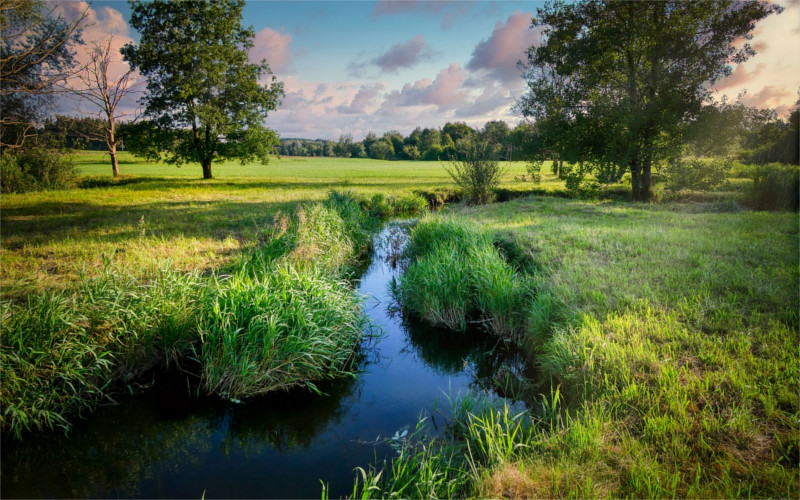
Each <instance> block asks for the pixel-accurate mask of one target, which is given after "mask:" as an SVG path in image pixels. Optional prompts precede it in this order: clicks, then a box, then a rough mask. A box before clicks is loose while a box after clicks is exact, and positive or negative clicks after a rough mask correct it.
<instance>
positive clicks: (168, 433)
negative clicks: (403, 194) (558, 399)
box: [0, 223, 522, 498]
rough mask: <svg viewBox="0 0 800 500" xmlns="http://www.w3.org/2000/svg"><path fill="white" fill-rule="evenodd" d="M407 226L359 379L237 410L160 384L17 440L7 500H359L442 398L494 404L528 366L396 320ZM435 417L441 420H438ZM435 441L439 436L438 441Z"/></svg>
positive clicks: (379, 284) (7, 458) (382, 283)
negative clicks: (368, 470) (508, 374)
mask: <svg viewBox="0 0 800 500" xmlns="http://www.w3.org/2000/svg"><path fill="white" fill-rule="evenodd" d="M406 239H407V231H406V226H405V225H404V224H403V223H391V224H388V225H387V226H386V227H385V228H384V229H383V230H382V231H381V232H380V233H379V234H377V235H376V237H375V242H374V243H375V244H374V247H375V251H374V256H373V261H372V263H371V265H370V266H369V268H368V269H367V270H366V272H365V273H364V275H363V276H362V278H361V280H360V282H359V284H358V290H359V291H360V292H361V293H362V294H364V295H366V299H365V306H364V307H365V311H366V313H367V314H368V315H369V317H370V318H371V319H372V321H373V322H374V324H375V325H376V326H377V331H378V332H380V334H381V336H380V337H379V338H378V339H376V340H371V341H368V342H367V344H366V345H365V348H364V350H363V351H364V353H365V356H364V360H363V362H362V365H361V372H360V373H359V375H358V376H357V377H354V378H349V379H345V380H339V381H336V382H333V383H327V384H321V385H319V388H320V389H321V390H322V391H323V392H324V393H325V394H324V395H316V394H313V393H310V392H308V391H307V390H305V389H301V390H293V391H289V392H282V393H277V394H273V395H269V396H267V397H261V398H257V399H253V400H249V401H246V402H243V403H241V404H235V403H232V402H228V401H224V400H221V399H219V398H213V397H203V396H200V397H198V396H197V394H196V391H195V390H194V389H193V388H192V385H191V384H190V383H189V381H188V379H187V377H186V376H181V375H179V374H175V373H172V374H164V373H159V374H156V375H153V380H152V382H153V384H152V387H151V388H150V389H148V390H146V391H144V392H143V393H142V394H138V395H136V396H130V397H126V398H121V399H120V400H119V404H115V405H108V406H104V407H102V408H100V409H99V410H98V411H96V412H95V413H94V414H92V415H91V416H90V418H89V419H87V420H85V421H82V422H78V423H77V424H76V425H75V426H74V428H73V429H72V431H71V432H70V434H69V436H64V435H62V434H59V433H56V432H54V433H49V434H45V435H42V436H29V437H27V438H26V439H25V440H24V441H22V442H14V441H11V440H9V441H8V442H5V443H3V448H2V469H0V474H1V476H0V477H1V479H2V496H3V498H32V497H38V498H45V497H46V498H58V497H104V498H109V497H142V498H157V497H161V498H163V497H167V498H200V497H201V496H203V495H205V497H206V498H218V497H227V498H254V497H257V498H319V497H320V494H321V491H322V488H321V483H320V480H323V481H325V482H326V483H327V484H328V485H329V494H330V497H331V498H338V497H340V496H343V495H347V494H349V493H350V492H352V486H353V479H354V478H355V472H354V469H355V468H356V467H358V466H361V467H367V466H368V465H369V464H371V463H375V462H376V460H378V461H381V460H383V459H388V458H390V457H391V456H392V453H394V452H393V450H392V448H391V447H390V446H389V445H388V444H386V443H385V442H384V439H385V438H390V437H391V436H393V435H394V434H395V433H396V432H398V431H399V432H402V430H403V429H409V430H413V428H414V426H415V425H416V423H417V421H418V419H419V417H420V415H422V414H427V415H433V417H434V422H436V421H437V420H441V416H440V415H438V414H437V408H442V407H447V405H448V402H447V396H448V395H449V396H451V397H452V396H455V395H457V394H458V393H464V392H465V391H467V390H468V389H473V390H478V391H484V390H486V391H489V392H490V393H491V394H492V395H493V397H499V396H497V395H496V394H494V393H492V390H491V389H487V388H490V387H491V386H492V376H493V374H494V373H495V372H496V371H497V370H498V369H499V368H500V366H503V365H505V366H506V367H508V368H509V369H511V370H514V371H517V372H518V371H519V370H520V369H521V366H522V361H521V359H520V356H519V355H518V354H516V353H514V352H513V351H512V350H511V349H509V348H507V347H506V346H505V345H504V344H503V343H502V342H499V341H498V340H497V339H496V338H492V337H491V336H489V335H487V334H486V333H483V332H479V331H475V332H467V333H452V332H448V331H446V330H440V329H435V328H430V327H426V326H424V325H420V324H416V323H414V322H410V321H406V319H404V318H403V317H402V316H401V315H400V314H398V313H396V312H393V308H392V307H391V305H392V301H391V294H390V289H389V288H390V287H389V285H390V282H391V281H392V279H393V278H395V277H397V276H398V273H400V272H401V269H402V266H401V265H399V262H398V256H399V252H400V251H401V250H402V247H403V245H404V244H405V241H406ZM437 417H439V418H438V419H437ZM434 428H435V427H434Z"/></svg>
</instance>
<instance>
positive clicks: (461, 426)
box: [352, 392, 538, 499]
mask: <svg viewBox="0 0 800 500" xmlns="http://www.w3.org/2000/svg"><path fill="white" fill-rule="evenodd" d="M449 404H450V406H449V409H448V411H447V413H445V414H443V415H444V417H445V421H446V432H445V434H444V435H436V434H435V433H434V432H432V430H431V428H430V419H428V418H427V417H422V418H420V420H419V421H418V422H417V426H416V428H415V429H414V431H413V432H411V433H410V434H408V435H407V436H404V437H402V438H399V439H398V438H397V436H395V438H394V439H393V440H392V441H390V442H389V444H390V446H391V447H392V448H393V449H394V450H395V453H396V455H395V456H394V457H393V458H392V459H391V460H389V461H388V462H383V463H382V464H380V466H379V467H377V466H372V467H370V468H369V469H362V468H358V469H357V475H356V479H355V482H354V485H353V495H352V498H362V499H367V498H460V497H469V496H473V495H474V493H475V491H474V485H475V484H477V482H478V480H479V479H480V478H481V477H482V476H483V475H484V471H485V470H491V469H492V468H494V467H495V466H496V465H497V464H500V463H504V462H505V461H509V460H514V459H515V458H517V457H519V456H521V453H522V451H523V450H525V449H527V448H528V447H530V446H531V443H532V442H533V438H534V436H535V435H536V433H537V432H538V431H537V426H536V425H535V424H534V422H533V420H531V418H530V417H529V415H528V414H527V412H525V411H521V412H514V411H513V410H512V409H511V408H510V407H509V405H508V403H507V402H505V401H499V400H496V399H491V398H489V397H487V396H486V395H483V394H477V393H473V392H469V393H467V394H464V395H458V396H456V397H455V398H453V399H449Z"/></svg>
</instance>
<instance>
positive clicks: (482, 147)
mask: <svg viewBox="0 0 800 500" xmlns="http://www.w3.org/2000/svg"><path fill="white" fill-rule="evenodd" d="M489 148H490V147H489V146H488V145H487V144H486V143H477V142H474V143H471V144H469V145H468V146H467V147H466V149H465V151H464V153H463V154H464V157H463V159H459V160H453V161H451V162H449V163H448V164H447V165H446V166H445V170H447V173H448V174H450V177H452V179H453V181H454V182H455V183H456V185H458V187H459V188H461V190H462V191H464V195H465V197H466V199H468V200H470V201H472V202H474V203H478V204H484V203H491V202H492V200H493V199H494V196H495V195H494V190H495V189H496V188H497V186H498V185H499V184H500V177H501V176H502V175H503V174H505V170H504V169H503V167H501V166H500V163H499V162H498V161H497V160H496V159H495V158H494V157H493V155H492V152H491V150H490V149H489Z"/></svg>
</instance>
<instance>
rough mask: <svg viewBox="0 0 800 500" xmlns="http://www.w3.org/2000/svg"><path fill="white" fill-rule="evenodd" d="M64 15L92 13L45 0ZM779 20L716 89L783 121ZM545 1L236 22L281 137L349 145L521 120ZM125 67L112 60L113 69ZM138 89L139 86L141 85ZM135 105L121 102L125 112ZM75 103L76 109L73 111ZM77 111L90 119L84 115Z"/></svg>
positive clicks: (317, 11)
mask: <svg viewBox="0 0 800 500" xmlns="http://www.w3.org/2000/svg"><path fill="white" fill-rule="evenodd" d="M51 3H52V4H54V5H55V6H56V7H57V8H58V9H59V10H60V11H61V12H62V13H63V14H64V15H65V16H74V15H75V14H76V13H77V12H80V11H81V10H83V9H84V8H86V7H87V6H88V4H86V2H83V1H79V0H59V1H53V2H51ZM778 3H779V4H780V5H782V6H783V7H785V10H784V11H783V13H781V14H779V15H773V16H771V17H769V18H767V19H765V20H764V21H762V22H761V23H759V24H758V25H757V26H756V29H755V31H754V37H753V39H752V40H751V41H750V44H751V45H752V46H753V47H754V48H755V49H756V52H757V55H756V56H754V57H752V58H751V59H750V60H748V61H746V62H745V63H743V64H740V65H735V66H732V69H733V73H732V74H731V76H729V77H727V78H725V79H722V80H720V81H719V82H717V84H716V85H715V89H717V90H718V92H717V93H716V97H717V98H721V97H722V96H723V95H726V96H727V98H728V100H729V101H735V100H736V99H737V97H738V96H740V95H742V93H743V92H745V93H744V94H743V95H742V100H743V102H744V103H745V104H747V105H749V106H756V107H762V108H763V107H770V108H774V109H776V110H777V111H778V113H779V114H781V115H784V116H785V115H786V114H787V113H788V112H789V109H790V108H791V107H792V106H793V105H794V103H795V102H796V101H797V99H798V90H799V89H800V56H798V51H797V48H798V47H800V0H778ZM541 5H542V2H523V1H492V2H484V1H418V0H378V1H325V2H315V1H290V2H287V1H266V0H261V1H248V2H247V4H246V5H245V8H244V11H243V24H244V25H245V26H249V25H251V26H252V27H253V29H254V30H255V33H256V36H255V40H254V41H255V46H254V47H253V49H251V51H250V58H251V60H253V61H260V60H261V59H266V60H267V62H268V63H269V65H270V66H271V68H272V71H273V72H274V73H275V75H276V76H277V78H278V79H279V80H281V81H283V82H284V86H285V91H286V96H285V98H284V99H283V103H282V104H281V106H280V107H279V108H278V109H277V110H276V111H273V112H272V113H271V114H270V116H269V118H268V120H267V125H268V126H270V127H271V128H273V129H275V130H276V131H277V132H278V133H279V134H280V135H281V137H284V138H289V137H299V138H322V139H336V138H338V137H339V136H340V135H341V134H344V133H350V134H352V135H353V137H354V138H355V139H356V140H360V139H363V137H364V136H365V135H366V134H367V132H369V131H373V132H376V133H377V134H379V135H380V134H382V133H383V132H386V131H389V130H399V131H400V132H401V133H403V134H408V133H410V132H411V131H412V130H413V129H414V128H415V127H417V126H422V127H436V128H440V127H442V126H443V125H444V124H445V123H446V122H448V121H463V122H466V123H467V124H469V125H471V126H473V127H476V128H480V127H482V126H483V124H484V123H486V122H487V121H489V120H505V121H507V122H508V123H509V125H511V126H514V125H516V124H517V123H518V122H519V121H520V120H521V117H520V116H518V115H517V114H516V113H515V112H514V111H513V104H514V100H515V98H518V97H520V96H521V95H522V94H523V93H524V91H525V85H524V81H523V79H522V77H521V75H520V71H519V70H518V69H517V61H518V60H520V59H522V58H524V56H525V49H526V48H527V47H529V46H531V45H532V44H533V43H535V42H536V41H537V40H538V33H537V32H536V31H535V30H531V29H530V21H531V17H532V16H533V14H534V13H535V11H536V8H537V7H539V6H541ZM89 7H90V12H89V22H90V26H89V27H88V28H86V30H85V32H84V38H85V39H86V40H87V41H88V42H92V41H101V40H104V39H105V38H107V37H109V36H113V37H114V38H113V46H114V47H115V48H119V47H121V46H123V45H124V44H125V43H130V42H134V43H135V42H136V41H137V40H138V34H137V33H136V32H135V30H133V29H132V28H131V27H130V26H129V24H128V20H129V18H130V7H129V5H128V3H127V2H121V1H95V2H93V3H92V4H91V6H89ZM126 69H127V68H126V65H125V63H123V62H122V61H119V62H118V63H117V64H116V65H115V69H114V71H115V72H116V74H122V73H124V71H125V70H126ZM138 82H139V83H138V85H139V88H141V87H142V84H143V82H142V79H141V78H139V79H138ZM135 107H136V106H135V105H134V104H133V103H132V102H128V103H126V104H125V109H124V112H125V113H127V115H128V117H130V116H133V115H135V110H134V108H135ZM73 108H75V109H78V106H77V105H73ZM80 111H83V112H88V111H90V110H88V109H86V108H80Z"/></svg>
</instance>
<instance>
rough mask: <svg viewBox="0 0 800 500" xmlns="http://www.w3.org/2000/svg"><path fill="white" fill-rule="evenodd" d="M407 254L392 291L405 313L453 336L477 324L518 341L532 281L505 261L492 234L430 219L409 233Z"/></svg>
mask: <svg viewBox="0 0 800 500" xmlns="http://www.w3.org/2000/svg"><path fill="white" fill-rule="evenodd" d="M408 253H409V255H410V256H411V262H410V264H409V266H408V269H406V271H405V273H404V274H403V276H402V277H401V278H400V280H399V283H397V284H396V286H395V287H394V291H395V297H396V298H397V301H398V302H399V303H400V304H401V305H402V307H403V308H404V309H406V310H407V311H409V312H411V313H412V314H414V315H416V316H418V317H420V318H422V319H424V320H426V321H428V322H429V323H431V324H433V325H439V326H444V327H447V328H450V329H453V330H457V331H464V330H465V329H466V328H467V326H468V325H469V324H474V323H479V324H482V325H484V326H485V327H486V328H487V329H488V330H489V331H491V332H492V333H494V334H496V335H499V336H503V337H506V338H512V339H517V340H519V339H520V338H521V337H520V336H521V335H522V334H523V333H524V329H525V324H526V314H525V311H526V310H528V309H529V307H528V306H529V303H530V302H531V300H532V298H533V296H534V289H533V284H532V280H531V279H530V277H529V276H527V275H525V274H524V273H520V272H517V270H516V269H515V268H514V267H512V266H511V265H510V264H509V263H508V262H506V261H505V260H504V259H503V257H502V256H501V254H500V253H499V252H498V250H497V249H496V248H495V247H494V243H493V238H492V236H491V234H490V233H488V232H486V231H484V230H483V229H481V228H480V227H479V226H477V225H475V224H472V223H469V222H466V221H463V220H458V219H454V218H448V217H429V218H425V219H423V220H422V221H420V223H419V224H417V225H416V226H415V227H414V229H413V230H412V231H411V242H410V244H409V247H408Z"/></svg>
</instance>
